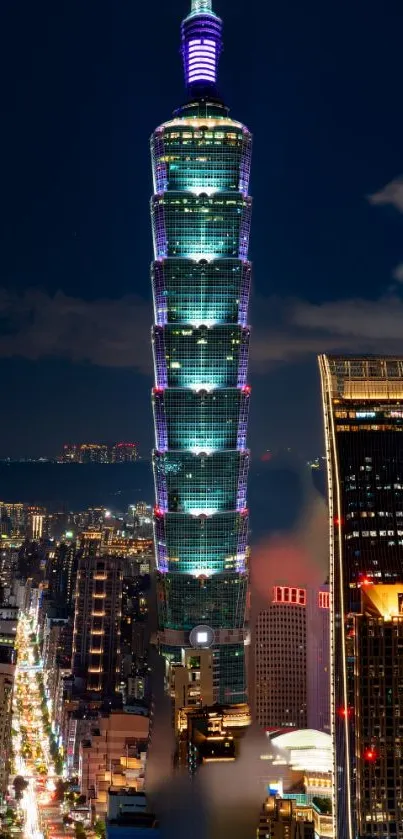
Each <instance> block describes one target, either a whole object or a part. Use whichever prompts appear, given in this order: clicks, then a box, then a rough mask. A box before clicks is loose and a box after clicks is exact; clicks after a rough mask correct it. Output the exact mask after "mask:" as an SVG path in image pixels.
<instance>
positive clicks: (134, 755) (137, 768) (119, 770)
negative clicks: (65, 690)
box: [79, 711, 149, 816]
mask: <svg viewBox="0 0 403 839" xmlns="http://www.w3.org/2000/svg"><path fill="white" fill-rule="evenodd" d="M148 733H149V718H148V717H147V716H145V715H144V714H140V713H134V714H131V713H127V712H126V711H111V712H110V713H109V714H106V713H100V715H99V717H98V719H97V721H96V722H95V723H94V725H93V726H92V728H91V731H90V736H89V738H88V739H87V740H84V741H82V742H81V743H80V746H79V783H80V790H81V793H82V795H85V796H86V798H87V799H89V800H91V802H92V807H93V810H94V811H95V813H96V814H97V815H101V816H102V815H105V813H106V810H107V791H108V788H109V786H110V785H111V784H112V783H113V785H114V786H128V785H129V786H131V787H134V788H136V789H137V790H139V789H142V787H143V785H144V769H145V760H146V752H147V743H148Z"/></svg>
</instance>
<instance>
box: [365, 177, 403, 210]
mask: <svg viewBox="0 0 403 839" xmlns="http://www.w3.org/2000/svg"><path fill="white" fill-rule="evenodd" d="M368 201H369V202H370V204H375V205H377V204H378V205H382V204H391V205H392V206H393V207H395V208H396V210H399V213H403V176H400V177H398V178H394V180H393V181H390V182H389V183H388V184H386V186H384V187H383V189H380V190H379V192H375V193H374V194H373V195H369V196H368Z"/></svg>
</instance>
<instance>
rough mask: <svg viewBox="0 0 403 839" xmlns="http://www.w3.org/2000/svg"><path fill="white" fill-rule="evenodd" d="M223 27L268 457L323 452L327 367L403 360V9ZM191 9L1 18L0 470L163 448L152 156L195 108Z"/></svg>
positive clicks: (222, 6)
mask: <svg viewBox="0 0 403 839" xmlns="http://www.w3.org/2000/svg"><path fill="white" fill-rule="evenodd" d="M189 5H190V0H189ZM215 9H216V11H217V12H218V13H220V14H221V15H222V16H223V18H224V25H225V29H224V39H225V52H224V54H223V57H222V60H221V70H220V89H221V91H222V94H223V96H224V98H225V100H226V102H227V103H228V104H229V105H230V107H231V114H232V116H233V117H234V118H235V119H239V120H242V121H244V122H245V123H246V124H247V125H248V127H249V128H250V129H251V130H252V131H253V133H254V137H255V141H254V157H253V170H252V185H251V193H252V195H253V197H254V212H253V223H252V238H251V249H250V255H251V258H252V259H253V262H254V289H253V298H252V304H251V315H250V320H251V323H252V325H253V335H252V349H251V382H252V385H253V400H252V415H251V423H250V444H251V447H252V451H253V453H254V454H255V455H256V456H257V455H261V454H262V452H263V451H264V450H265V449H267V448H270V449H272V450H276V449H278V448H282V447H291V448H292V449H294V450H297V451H298V452H299V453H301V454H302V455H303V456H306V457H309V456H314V455H316V454H320V453H321V452H322V448H323V446H322V430H321V414H320V395H319V381H318V373H317V368H316V361H315V354H316V353H317V352H320V351H322V350H325V351H330V350H335V351H340V352H381V353H382V352H399V351H400V352H402V351H403V338H402V336H403V237H402V234H403V180H402V179H401V176H402V172H403V160H402V134H403V116H402V107H401V82H402V76H401V32H402V24H403V11H402V5H401V3H400V2H399V0H396V2H389V0H384V1H383V2H382V3H381V2H380V1H379V0H353V2H351V0H337V2H335V0H330V2H323V0H304V2H301V0H268V2H263V0H249V2H246V0H215ZM187 10H188V3H187V2H186V0H183V2H182V0H181V1H180V2H179V0H154V1H153V2H152V3H140V2H139V0H69V1H68V2H67V0H56V2H55V0H52V2H48V0H39V2H33V0H1V3H0V41H1V43H0V62H1V98H0V102H1V105H0V107H1V133H0V148H1V201H0V208H1V210H0V212H1V223H0V237H1V241H0V267H1V278H0V381H1V392H2V397H3V398H2V410H1V425H0V428H1V435H0V456H6V455H10V456H20V455H31V456H36V455H40V454H44V455H55V454H56V453H57V452H58V450H59V449H60V447H61V445H62V443H63V442H64V441H65V440H74V439H76V440H80V439H103V438H105V439H134V440H138V441H139V443H140V447H141V450H142V453H143V454H144V455H147V454H148V452H149V449H150V448H151V445H152V420H151V409H150V398H149V393H150V388H151V384H152V382H151V346H150V326H151V322H152V306H151V295H150V280H149V264H150V261H151V259H152V244H151V230H150V218H149V204H148V202H149V197H150V194H151V189H152V185H151V172H150V162H149V146H148V138H149V135H150V134H151V132H152V130H153V129H154V127H155V126H156V125H158V124H159V123H161V122H163V121H164V120H165V119H169V118H170V115H171V112H172V110H173V109H174V108H175V107H177V106H178V105H180V104H181V103H182V101H183V100H184V98H185V97H184V89H183V81H182V68H181V60H180V55H179V27H180V21H181V18H182V17H183V16H184V15H185V13H186V12H187Z"/></svg>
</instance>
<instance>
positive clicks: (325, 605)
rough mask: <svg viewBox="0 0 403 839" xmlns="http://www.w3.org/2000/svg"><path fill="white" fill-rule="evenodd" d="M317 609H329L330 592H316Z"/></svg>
mask: <svg viewBox="0 0 403 839" xmlns="http://www.w3.org/2000/svg"><path fill="white" fill-rule="evenodd" d="M318 606H319V609H330V592H328V591H320V592H319V594H318Z"/></svg>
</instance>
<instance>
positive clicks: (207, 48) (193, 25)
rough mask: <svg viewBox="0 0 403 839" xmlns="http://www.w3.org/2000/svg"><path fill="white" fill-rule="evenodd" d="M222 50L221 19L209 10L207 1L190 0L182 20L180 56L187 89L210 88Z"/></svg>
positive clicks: (214, 80)
mask: <svg viewBox="0 0 403 839" xmlns="http://www.w3.org/2000/svg"><path fill="white" fill-rule="evenodd" d="M221 50H222V21H221V19H220V18H219V17H218V16H217V15H216V14H215V13H214V12H213V10H212V7H211V0H192V8H191V11H190V14H189V15H188V16H187V17H186V18H185V20H184V21H183V22H182V56H183V66H184V70H185V81H186V85H187V87H188V88H191V89H192V88H193V87H197V88H200V87H206V88H210V89H214V87H215V84H216V80H217V68H218V60H219V57H220V53H221Z"/></svg>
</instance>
